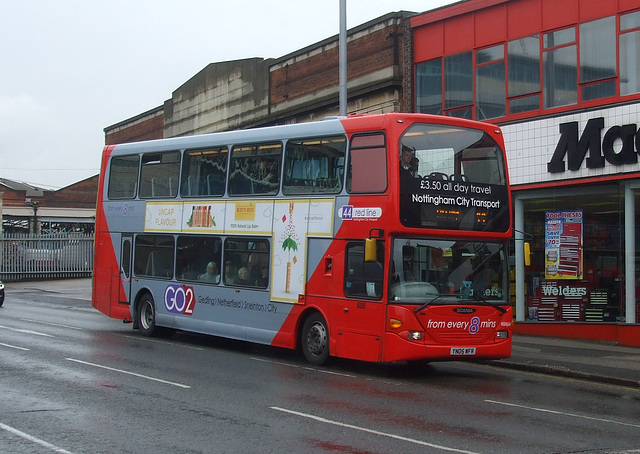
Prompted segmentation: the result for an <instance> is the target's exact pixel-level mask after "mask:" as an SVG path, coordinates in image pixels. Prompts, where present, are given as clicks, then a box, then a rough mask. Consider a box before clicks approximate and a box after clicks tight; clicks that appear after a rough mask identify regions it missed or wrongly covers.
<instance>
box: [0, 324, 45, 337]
mask: <svg viewBox="0 0 640 454" xmlns="http://www.w3.org/2000/svg"><path fill="white" fill-rule="evenodd" d="M0 328H3V329H8V330H9V331H13V332H15V333H22V334H35V335H36V336H44V337H55V336H52V335H51V334H45V333H39V332H38V331H32V330H30V329H18V328H10V327H8V326H2V325H0Z"/></svg>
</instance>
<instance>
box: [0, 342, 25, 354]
mask: <svg viewBox="0 0 640 454" xmlns="http://www.w3.org/2000/svg"><path fill="white" fill-rule="evenodd" d="M0 345H2V346H3V347H8V348H15V349H16V350H22V351H25V352H28V351H29V349H28V348H24V347H17V346H15V345H11V344H5V343H3V342H0Z"/></svg>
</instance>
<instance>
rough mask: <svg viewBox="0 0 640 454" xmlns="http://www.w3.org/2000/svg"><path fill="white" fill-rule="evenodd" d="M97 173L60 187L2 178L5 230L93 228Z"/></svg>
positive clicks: (0, 206) (0, 208)
mask: <svg viewBox="0 0 640 454" xmlns="http://www.w3.org/2000/svg"><path fill="white" fill-rule="evenodd" d="M97 190H98V176H97V175H95V176H93V177H90V178H87V179H85V180H82V181H79V182H77V183H74V184H71V185H69V186H66V187H64V188H61V189H58V190H57V191H50V190H47V189H42V188H39V187H36V186H32V185H29V184H26V183H21V182H17V181H12V180H8V179H5V178H0V215H1V216H0V217H1V218H2V231H3V232H4V233H53V232H71V231H73V232H84V233H88V232H93V225H94V222H95V212H96V194H97Z"/></svg>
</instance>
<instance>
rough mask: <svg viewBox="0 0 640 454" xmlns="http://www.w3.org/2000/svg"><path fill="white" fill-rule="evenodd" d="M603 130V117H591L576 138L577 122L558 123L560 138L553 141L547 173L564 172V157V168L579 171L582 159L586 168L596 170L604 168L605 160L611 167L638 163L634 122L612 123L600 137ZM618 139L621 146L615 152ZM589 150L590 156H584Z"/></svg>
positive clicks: (638, 139)
mask: <svg viewBox="0 0 640 454" xmlns="http://www.w3.org/2000/svg"><path fill="white" fill-rule="evenodd" d="M602 129H604V118H603V117H598V118H592V119H590V120H589V121H587V125H586V126H585V128H584V131H583V132H582V135H581V136H580V138H578V122H577V121H572V122H569V123H561V124H560V139H559V140H558V143H557V144H556V149H555V151H554V152H553V156H552V157H551V161H549V162H548V163H547V171H548V172H549V173H560V172H564V171H565V161H564V159H565V156H566V157H567V168H568V169H569V170H579V169H580V166H581V165H582V162H583V161H585V162H586V165H587V168H589V169H597V168H601V167H604V165H605V161H606V162H608V163H609V164H612V165H614V166H619V165H623V164H636V163H637V162H638V154H637V150H638V149H640V136H639V135H637V128H636V125H635V124H630V125H623V126H612V127H611V128H609V129H608V130H607V132H606V133H605V134H604V137H602V140H601V134H600V132H601V131H602ZM616 140H619V141H620V142H621V144H622V147H621V148H620V150H619V151H616V150H615V148H614V146H613V144H614V142H615V141H616ZM587 151H588V152H589V157H587V158H586V159H585V157H586V156H587Z"/></svg>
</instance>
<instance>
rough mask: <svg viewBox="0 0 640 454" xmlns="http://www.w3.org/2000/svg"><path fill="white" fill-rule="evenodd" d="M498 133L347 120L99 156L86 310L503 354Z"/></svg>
mask: <svg viewBox="0 0 640 454" xmlns="http://www.w3.org/2000/svg"><path fill="white" fill-rule="evenodd" d="M510 197H511V196H510V190H509V184H508V175H507V168H506V163H505V153H504V145H503V139H502V136H501V133H500V129H499V128H498V127H496V126H494V125H490V124H484V123H479V122H472V121H467V120H461V119H456V118H448V117H442V116H429V115H422V114H401V113H393V114H385V115H361V116H349V117H346V118H333V119H327V120H325V121H319V122H313V123H304V124H296V125H287V126H276V127H267V128H261V129H252V130H243V131H232V132H223V133H215V134H208V135H200V136H191V137H181V138H171V139H164V140H156V141H149V142H139V143H129V144H122V145H115V146H107V147H106V148H105V149H104V153H103V156H102V170H101V173H100V184H99V196H98V205H97V215H96V242H95V244H96V250H95V266H94V277H93V295H92V304H93V306H95V307H96V308H97V309H98V310H100V311H101V312H103V313H105V314H106V315H108V316H110V317H113V318H118V319H122V320H124V321H131V322H133V327H134V328H136V329H139V330H140V331H141V333H142V334H144V335H152V334H154V332H156V330H157V329H159V328H161V327H162V328H169V329H175V330H184V331H190V332H197V333H204V334H209V335H215V336H222V337H228V338H233V339H241V340H245V341H250V342H258V343H263V344H269V345H273V346H279V347H288V348H300V349H301V350H302V352H303V353H304V356H305V358H306V359H307V360H308V361H309V362H311V363H313V364H322V363H323V362H324V361H325V360H326V359H327V358H328V357H329V356H330V355H331V356H337V357H342V358H354V359H359V360H366V361H382V362H390V361H417V360H427V361H431V360H433V361H436V360H447V359H455V360H460V359H481V358H482V359H492V358H493V359H496V358H504V357H509V356H510V354H511V326H512V310H511V305H510V301H509V294H508V293H509V291H508V290H509V276H508V251H507V247H508V241H509V239H510V237H511V235H512V225H511V198H510Z"/></svg>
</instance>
